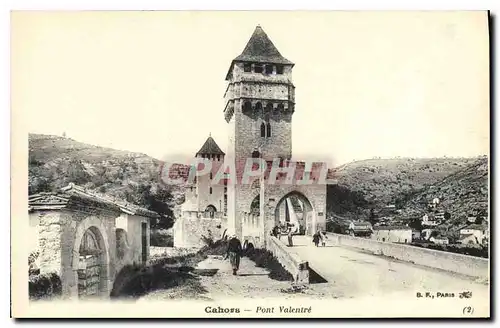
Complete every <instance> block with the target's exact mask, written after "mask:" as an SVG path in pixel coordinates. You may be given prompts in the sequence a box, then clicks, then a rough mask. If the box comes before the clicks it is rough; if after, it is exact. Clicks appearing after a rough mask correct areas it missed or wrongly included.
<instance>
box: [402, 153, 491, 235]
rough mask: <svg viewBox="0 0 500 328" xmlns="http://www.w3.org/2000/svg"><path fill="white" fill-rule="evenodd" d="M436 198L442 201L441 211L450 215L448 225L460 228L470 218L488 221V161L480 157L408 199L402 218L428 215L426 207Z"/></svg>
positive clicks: (440, 204) (440, 203) (439, 207)
mask: <svg viewBox="0 0 500 328" xmlns="http://www.w3.org/2000/svg"><path fill="white" fill-rule="evenodd" d="M434 198H439V201H440V202H439V206H438V209H439V210H441V211H446V212H448V213H450V214H451V217H450V219H449V221H448V222H446V223H449V224H452V225H454V226H457V225H461V224H465V223H466V221H467V217H468V216H475V217H485V218H487V217H488V158H487V157H483V158H479V159H477V160H476V161H475V162H474V163H472V164H471V165H469V166H467V167H465V168H463V169H462V170H460V171H458V172H455V173H454V174H451V175H449V176H447V177H445V178H444V179H442V180H441V181H439V182H437V183H434V184H433V185H430V186H427V187H426V188H424V189H423V190H422V191H420V192H418V193H415V194H414V195H411V196H410V197H408V199H407V200H406V201H405V202H404V206H403V215H404V216H406V217H412V216H421V215H423V214H424V213H427V212H428V210H427V204H428V203H429V202H430V201H432V199H434Z"/></svg>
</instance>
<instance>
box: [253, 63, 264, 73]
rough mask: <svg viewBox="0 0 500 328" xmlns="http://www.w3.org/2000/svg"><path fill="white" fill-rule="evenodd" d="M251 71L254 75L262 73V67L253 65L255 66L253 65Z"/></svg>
mask: <svg viewBox="0 0 500 328" xmlns="http://www.w3.org/2000/svg"><path fill="white" fill-rule="evenodd" d="M253 71H254V72H255V73H262V71H263V67H262V65H261V64H255V65H253Z"/></svg>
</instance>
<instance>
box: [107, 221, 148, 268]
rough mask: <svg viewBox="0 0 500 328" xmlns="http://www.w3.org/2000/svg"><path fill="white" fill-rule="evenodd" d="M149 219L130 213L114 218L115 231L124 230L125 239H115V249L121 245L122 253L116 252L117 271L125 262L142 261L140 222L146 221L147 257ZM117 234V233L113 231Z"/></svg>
mask: <svg viewBox="0 0 500 328" xmlns="http://www.w3.org/2000/svg"><path fill="white" fill-rule="evenodd" d="M149 221H150V220H149V219H148V218H146V217H142V216H138V215H130V214H121V215H120V216H119V217H117V218H116V219H115V222H116V229H117V231H119V230H123V231H124V232H125V234H126V235H125V236H124V237H125V238H124V239H125V240H124V239H120V242H118V240H117V244H116V248H117V250H118V249H120V248H121V247H123V249H124V253H123V256H120V255H121V254H117V256H116V259H117V265H116V266H117V271H119V270H120V269H121V268H122V267H123V266H125V265H127V264H140V263H143V261H142V224H143V223H146V229H147V230H146V243H147V244H146V250H147V258H148V259H149V247H150V238H151V229H150V222H149ZM115 235H119V233H118V234H117V233H115Z"/></svg>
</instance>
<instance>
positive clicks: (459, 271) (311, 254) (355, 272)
mask: <svg viewBox="0 0 500 328" xmlns="http://www.w3.org/2000/svg"><path fill="white" fill-rule="evenodd" d="M345 238H348V239H349V242H346V241H345V240H344V239H345ZM353 239H354V241H353ZM355 239H360V240H361V239H364V238H356V237H350V236H343V235H341V236H339V235H336V234H329V235H328V240H327V244H326V246H325V247H321V246H320V247H316V246H314V244H313V243H312V238H311V237H309V236H294V238H293V244H294V245H293V247H288V246H286V245H285V243H286V242H287V240H286V237H282V238H281V240H278V239H277V238H273V237H271V241H272V242H274V243H280V244H281V246H279V247H274V248H273V249H272V251H273V253H274V255H275V256H276V257H277V258H278V260H280V262H281V261H283V263H282V264H284V265H286V268H287V270H288V271H291V273H292V275H293V276H294V277H304V275H303V274H302V275H301V274H300V270H301V268H302V270H303V268H304V263H306V267H308V268H309V277H308V280H310V282H311V283H314V282H318V281H321V280H323V281H322V283H327V284H335V286H336V287H340V288H341V289H342V290H344V291H345V294H346V295H348V296H349V297H360V296H384V295H388V294H393V293H403V294H405V295H412V297H416V294H417V293H418V292H420V293H423V294H424V295H425V293H426V292H432V293H434V294H435V293H437V292H441V293H443V294H444V293H454V294H455V297H458V296H459V294H460V293H461V292H465V291H470V292H472V294H473V295H474V296H473V297H474V298H476V297H477V298H482V299H484V300H486V299H488V298H489V285H488V277H489V276H488V272H489V261H488V260H487V259H483V258H476V257H472V256H466V255H460V254H453V253H448V252H441V251H434V250H427V249H425V250H424V249H420V248H417V247H412V246H408V245H399V244H392V243H382V242H377V241H374V240H367V239H364V240H363V241H357V240H355ZM356 243H358V244H356ZM364 244H366V245H364ZM379 244H382V245H379ZM367 245H369V247H368V246H367ZM384 247H385V248H384ZM370 248H371V249H370ZM391 251H392V254H389V253H390V252H391ZM280 253H281V254H280ZM384 253H386V254H384ZM291 259H295V260H294V262H295V263H294V264H292V265H291V263H290V262H291ZM290 268H292V269H290ZM318 275H319V276H318ZM318 278H320V279H318ZM321 278H323V279H321ZM325 280H326V282H325ZM298 282H309V281H304V280H302V281H298Z"/></svg>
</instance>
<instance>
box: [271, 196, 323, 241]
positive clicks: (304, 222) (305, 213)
mask: <svg viewBox="0 0 500 328" xmlns="http://www.w3.org/2000/svg"><path fill="white" fill-rule="evenodd" d="M273 214H274V222H273V223H274V226H275V225H277V226H280V227H283V228H286V227H287V226H289V225H293V227H294V228H295V229H296V230H295V232H294V234H299V235H305V234H308V235H312V234H314V232H315V231H316V230H317V228H318V227H316V222H317V218H316V211H315V209H314V206H313V205H312V203H311V201H310V200H309V199H308V198H307V197H306V196H305V195H304V194H303V193H301V192H299V191H295V190H294V191H291V192H289V193H287V194H286V195H284V196H283V197H281V199H280V200H279V201H278V202H277V203H276V206H275V208H274V212H273Z"/></svg>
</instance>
